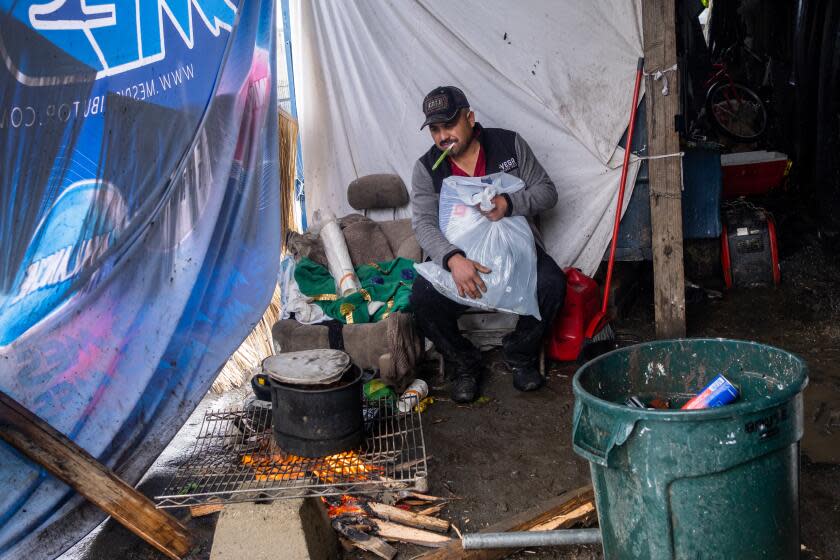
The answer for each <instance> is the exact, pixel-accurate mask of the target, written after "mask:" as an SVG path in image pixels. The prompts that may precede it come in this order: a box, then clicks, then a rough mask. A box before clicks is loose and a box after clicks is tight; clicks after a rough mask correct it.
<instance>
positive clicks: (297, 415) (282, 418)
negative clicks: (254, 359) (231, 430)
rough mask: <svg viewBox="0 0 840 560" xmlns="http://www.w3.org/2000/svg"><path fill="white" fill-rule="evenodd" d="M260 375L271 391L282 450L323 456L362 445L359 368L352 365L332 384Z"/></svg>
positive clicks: (275, 423)
mask: <svg viewBox="0 0 840 560" xmlns="http://www.w3.org/2000/svg"><path fill="white" fill-rule="evenodd" d="M260 375H263V379H264V380H265V379H267V380H268V386H269V388H270V391H271V416H272V424H273V426H272V427H273V430H274V440H275V441H276V442H277V445H278V446H279V447H280V449H282V450H283V451H285V452H286V453H291V454H292V455H298V456H301V457H323V456H325V455H333V454H335V453H341V452H343V451H350V450H351V449H356V448H358V447H359V446H361V444H362V441H364V435H365V428H364V421H363V419H362V387H361V385H362V382H361V381H362V371H361V370H360V369H359V368H358V367H356V366H355V365H353V366H350V368H349V369H348V370H347V371H346V372H345V373H344V375H343V376H342V377H341V379H340V380H339V381H337V382H335V383H332V384H330V385H291V384H288V383H280V382H279V381H276V380H274V379H272V378H270V377H268V376H265V375H264V374H260ZM263 387H264V385H261V386H260V388H261V389H262V388H263ZM255 389H256V386H255Z"/></svg>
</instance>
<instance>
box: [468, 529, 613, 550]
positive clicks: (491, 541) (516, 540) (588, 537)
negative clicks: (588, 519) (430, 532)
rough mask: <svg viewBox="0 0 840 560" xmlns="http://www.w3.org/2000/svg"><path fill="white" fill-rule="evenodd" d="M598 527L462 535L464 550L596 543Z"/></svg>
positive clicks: (597, 540) (598, 532)
mask: <svg viewBox="0 0 840 560" xmlns="http://www.w3.org/2000/svg"><path fill="white" fill-rule="evenodd" d="M600 542H601V530H600V529H561V530H557V531H512V532H507V533H472V534H467V535H464V536H463V538H462V539H461V545H462V546H463V547H464V550H476V549H484V548H526V547H532V546H562V545H575V544H598V543H600Z"/></svg>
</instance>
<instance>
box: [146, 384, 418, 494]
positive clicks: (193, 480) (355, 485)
mask: <svg viewBox="0 0 840 560" xmlns="http://www.w3.org/2000/svg"><path fill="white" fill-rule="evenodd" d="M364 414H365V429H366V430H365V432H366V437H365V443H364V445H363V446H362V448H361V449H360V450H358V451H351V452H347V453H341V454H338V455H331V456H329V457H322V458H317V459H310V458H304V457H295V456H292V455H286V454H285V453H284V452H283V451H282V450H281V449H280V448H279V447H277V445H276V444H275V443H274V437H273V436H272V430H271V409H270V408H264V407H259V408H257V407H255V408H252V409H247V410H217V411H208V412H207V413H206V414H205V415H204V422H203V423H202V426H201V430H200V431H199V434H198V438H197V440H196V444H195V447H194V448H193V450H192V452H191V453H190V454H189V455H188V456H187V458H186V460H185V461H184V463H183V464H181V465H180V466H179V467H178V469H177V471H176V472H175V474H174V476H173V477H172V480H171V481H170V482H169V484H168V485H167V487H166V489H165V490H164V491H163V493H162V495H160V496H157V497H156V498H155V500H156V501H157V507H159V508H173V507H185V506H194V505H200V504H207V503H220V504H221V503H233V502H249V501H255V500H274V499H283V498H300V497H304V496H334V495H340V494H365V493H371V492H378V491H383V490H402V489H410V488H418V489H421V490H422V489H423V486H424V485H425V482H426V480H425V479H426V473H427V471H426V446H425V443H424V441H423V428H422V426H421V423H420V413H419V412H416V411H413V412H410V413H407V414H404V413H401V412H399V411H398V410H397V408H396V404H395V403H393V402H391V401H387V400H381V401H377V402H373V403H366V405H365V409H364Z"/></svg>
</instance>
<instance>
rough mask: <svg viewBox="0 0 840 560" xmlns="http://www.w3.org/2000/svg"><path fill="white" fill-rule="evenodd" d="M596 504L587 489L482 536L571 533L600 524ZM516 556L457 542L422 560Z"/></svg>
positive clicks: (496, 559)
mask: <svg viewBox="0 0 840 560" xmlns="http://www.w3.org/2000/svg"><path fill="white" fill-rule="evenodd" d="M594 500H595V496H594V494H593V492H592V486H584V487H582V488H578V489H577V490H573V491H571V492H566V493H565V494H562V495H560V496H557V497H556V498H553V499H551V500H549V501H547V502H546V503H544V504H542V505H541V506H538V507H536V508H534V509H531V510H529V511H526V512H524V513H520V514H519V515H515V516H513V517H511V518H509V519H505V520H504V521H501V522H499V523H496V524H495V525H491V526H490V527H487V528H486V529H484V530H482V531H481V532H482V533H496V532H499V531H531V530H535V529H536V528H544V527H551V528H552V529H569V528H571V527H574V526H576V525H582V526H584V527H585V526H588V525H590V524H592V523H593V522H594V521H595V520H596V515H595V508H594ZM573 513H574V514H573ZM572 514H573V515H572ZM453 527H454V525H453ZM514 552H516V550H511V549H492V550H490V549H488V550H464V548H463V547H462V546H461V541H460V540H457V541H453V542H452V543H450V544H448V545H447V546H445V547H443V548H440V549H438V550H434V551H432V552H429V553H428V554H424V555H423V556H421V557H420V559H418V560H457V559H465V560H499V559H500V558H505V557H506V556H510V555H511V554H513V553H514Z"/></svg>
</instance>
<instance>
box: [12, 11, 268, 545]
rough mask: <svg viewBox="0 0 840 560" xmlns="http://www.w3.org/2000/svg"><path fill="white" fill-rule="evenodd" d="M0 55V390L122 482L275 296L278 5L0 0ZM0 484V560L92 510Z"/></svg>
mask: <svg viewBox="0 0 840 560" xmlns="http://www.w3.org/2000/svg"><path fill="white" fill-rule="evenodd" d="M0 57H1V58H2V61H0V75H2V78H0V157H2V162H3V163H2V167H0V181H2V182H0V213H1V214H0V390H2V391H3V392H5V393H7V394H9V395H10V396H12V397H13V398H15V399H16V400H18V401H19V402H20V403H21V404H23V405H24V406H26V407H27V408H29V409H30V410H32V411H33V412H34V413H36V414H38V415H39V416H41V417H42V418H43V419H45V420H46V421H48V422H49V423H50V424H52V425H53V426H54V427H55V428H57V429H58V430H60V431H61V432H63V433H64V434H66V435H68V436H69V437H70V438H71V439H73V440H74V441H75V442H76V443H78V444H79V445H80V446H82V447H83V448H84V449H86V450H87V451H88V452H90V453H91V454H92V455H94V456H95V457H97V458H98V459H99V460H100V461H102V462H103V463H104V464H106V465H108V466H109V467H111V468H113V469H115V470H116V471H117V473H118V474H119V475H120V476H122V477H123V478H125V479H126V480H127V481H129V482H132V483H134V482H136V481H137V480H139V478H140V477H141V476H142V474H143V473H144V472H145V470H146V469H147V468H148V466H149V465H150V464H151V463H152V462H153V461H154V459H155V458H156V457H157V455H158V454H159V453H160V451H161V450H162V449H163V447H164V446H165V445H166V444H167V443H168V442H169V440H170V439H171V438H172V436H173V435H174V434H175V432H176V431H177V430H178V429H179V428H180V427H181V425H182V424H183V422H184V421H185V419H186V418H187V416H188V415H189V414H190V412H191V411H192V410H193V409H194V408H195V406H196V404H197V403H198V401H199V400H200V399H201V398H202V396H203V395H204V394H205V393H206V391H207V389H208V387H209V386H210V384H211V382H212V381H213V378H214V377H215V374H216V373H217V372H218V370H219V369H220V367H221V366H222V365H223V364H224V362H225V361H226V359H227V357H228V356H229V355H230V354H231V353H232V352H233V351H234V350H235V349H236V348H237V347H238V345H239V344H240V343H241V341H242V340H243V339H244V338H245V336H246V335H247V334H248V332H249V331H250V330H251V329H252V327H253V326H254V324H255V323H256V322H257V320H258V319H259V317H260V316H261V315H262V312H263V310H264V309H265V307H266V305H267V304H268V301H269V299H270V297H271V294H272V292H273V289H274V283H275V278H276V273H277V266H278V262H279V249H280V239H279V237H280V233H279V232H280V223H279V220H280V212H279V178H278V166H277V153H278V147H277V114H276V100H275V93H274V92H275V88H274V87H273V84H274V79H275V76H274V74H275V59H274V3H273V2H271V1H268V0H248V1H244V0H241V1H239V2H234V1H229V0H150V1H148V2H146V1H143V2H139V1H138V2H135V0H109V1H108V2H104V1H99V0H95V1H94V0H87V1H86V0H52V1H44V0H42V1H33V0H25V1H20V0H0ZM0 484H1V485H2V488H3V492H1V493H0V557H2V558H10V559H11V558H21V557H24V556H26V557H32V558H41V557H53V556H55V555H57V554H60V553H61V552H62V551H63V550H64V549H66V548H67V547H68V546H70V545H72V544H73V543H74V542H75V541H76V540H78V538H79V537H80V536H81V535H83V534H84V533H85V532H86V531H87V530H89V529H90V528H92V527H93V525H94V524H95V523H97V522H98V521H100V520H101V518H102V514H101V513H100V512H98V511H97V510H95V509H94V508H93V507H92V506H90V505H87V504H86V503H85V502H84V500H82V499H81V498H80V497H79V496H78V495H76V494H75V493H74V492H72V491H71V490H70V489H69V487H67V486H66V485H65V484H63V483H61V482H60V481H58V480H56V479H54V478H52V477H51V476H49V475H47V474H46V473H45V472H44V471H43V470H42V469H39V468H38V467H37V466H36V465H34V464H33V463H31V462H29V461H28V460H27V459H25V458H23V457H22V456H21V455H19V454H18V453H17V452H15V451H14V450H13V449H12V448H10V447H8V446H6V445H5V444H0Z"/></svg>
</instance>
